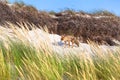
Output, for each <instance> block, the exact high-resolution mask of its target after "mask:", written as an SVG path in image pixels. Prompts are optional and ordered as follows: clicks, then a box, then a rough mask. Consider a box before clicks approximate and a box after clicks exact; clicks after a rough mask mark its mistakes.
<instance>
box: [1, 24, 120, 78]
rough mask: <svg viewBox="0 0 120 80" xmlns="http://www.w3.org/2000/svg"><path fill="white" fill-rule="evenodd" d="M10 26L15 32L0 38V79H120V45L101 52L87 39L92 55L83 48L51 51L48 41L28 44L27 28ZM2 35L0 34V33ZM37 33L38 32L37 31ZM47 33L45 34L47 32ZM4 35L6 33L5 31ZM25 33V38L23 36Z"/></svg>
mask: <svg viewBox="0 0 120 80" xmlns="http://www.w3.org/2000/svg"><path fill="white" fill-rule="evenodd" d="M9 26H10V27H11V29H12V30H13V34H15V35H16V36H15V40H14V39H13V37H12V38H11V37H10V36H8V37H6V40H1V41H0V67H1V69H0V79H1V80H17V79H20V80H119V79H120V49H119V48H118V51H116V52H112V51H110V50H108V51H107V52H104V53H103V52H102V50H101V49H100V48H99V47H98V45H96V44H94V43H92V42H89V43H90V45H91V46H92V48H91V49H92V50H93V55H89V54H88V55H86V53H85V52H78V53H77V54H72V53H74V51H72V52H69V53H64V55H63V56H61V55H59V54H58V53H56V52H54V51H53V50H52V48H51V46H50V45H48V44H46V42H47V41H46V42H44V41H42V40H40V39H41V38H40V37H38V38H37V39H39V38H40V39H39V40H40V42H39V43H40V44H41V45H39V44H38V46H37V47H36V45H33V44H31V42H30V40H31V38H29V37H27V35H28V31H27V30H26V29H24V27H23V25H22V26H21V27H22V29H19V28H18V29H16V28H14V26H16V25H13V24H10V23H9ZM0 35H1V34H0ZM36 35H37V33H36ZM46 35H47V34H46ZM6 36H7V35H6ZM26 37H27V38H26Z"/></svg>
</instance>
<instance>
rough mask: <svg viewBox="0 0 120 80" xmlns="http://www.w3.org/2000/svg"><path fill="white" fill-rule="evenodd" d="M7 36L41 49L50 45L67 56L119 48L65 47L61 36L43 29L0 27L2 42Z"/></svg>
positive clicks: (85, 45) (94, 46) (95, 46)
mask: <svg viewBox="0 0 120 80" xmlns="http://www.w3.org/2000/svg"><path fill="white" fill-rule="evenodd" d="M7 36H9V37H10V38H11V39H14V40H16V39H20V40H22V41H24V42H30V43H31V44H32V45H34V46H36V47H40V46H41V45H48V46H46V48H47V47H50V48H51V49H52V50H53V51H55V52H57V53H59V54H66V53H68V52H69V53H73V54H74V53H75V54H79V53H86V54H87V55H88V54H92V53H94V52H96V51H97V50H99V51H102V53H103V52H106V51H109V50H111V51H116V50H117V48H118V47H117V46H106V45H101V46H97V45H88V44H86V43H80V46H79V47H76V46H75V47H73V48H71V47H64V45H65V44H64V42H62V41H61V40H60V39H61V36H59V35H57V34H49V33H47V32H44V31H42V30H41V29H33V30H31V31H27V30H25V29H20V28H18V29H16V30H14V29H8V28H3V27H0V40H4V41H5V40H6V38H7Z"/></svg>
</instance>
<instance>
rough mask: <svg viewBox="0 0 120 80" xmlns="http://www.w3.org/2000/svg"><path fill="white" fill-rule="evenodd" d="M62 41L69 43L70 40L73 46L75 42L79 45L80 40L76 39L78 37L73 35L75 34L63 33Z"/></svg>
mask: <svg viewBox="0 0 120 80" xmlns="http://www.w3.org/2000/svg"><path fill="white" fill-rule="evenodd" d="M61 41H64V42H65V45H67V42H68V45H69V47H70V42H71V43H72V47H73V44H76V45H77V46H78V47H79V40H78V39H76V38H75V37H73V36H70V35H62V36H61Z"/></svg>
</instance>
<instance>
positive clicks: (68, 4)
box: [9, 0, 120, 16]
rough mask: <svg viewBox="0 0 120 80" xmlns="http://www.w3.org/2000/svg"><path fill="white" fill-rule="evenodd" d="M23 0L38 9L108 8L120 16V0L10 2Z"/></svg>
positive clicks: (78, 9)
mask: <svg viewBox="0 0 120 80" xmlns="http://www.w3.org/2000/svg"><path fill="white" fill-rule="evenodd" d="M19 1H22V2H24V3H25V4H27V5H32V6H34V7H36V8H37V9H38V10H45V11H55V12H59V11H62V10H65V9H73V10H76V11H85V12H94V11H98V10H107V11H110V12H112V13H114V14H116V15H118V16H120V8H119V7H120V0H9V2H10V3H13V2H19Z"/></svg>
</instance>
